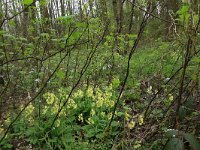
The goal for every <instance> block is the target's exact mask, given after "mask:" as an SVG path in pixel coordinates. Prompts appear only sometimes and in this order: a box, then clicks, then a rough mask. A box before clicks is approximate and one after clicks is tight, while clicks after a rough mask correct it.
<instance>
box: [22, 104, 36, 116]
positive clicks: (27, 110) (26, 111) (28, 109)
mask: <svg viewBox="0 0 200 150" xmlns="http://www.w3.org/2000/svg"><path fill="white" fill-rule="evenodd" d="M34 109H35V108H34V106H33V105H32V104H30V105H28V107H27V108H26V109H25V113H24V114H25V116H26V117H27V116H29V115H31V114H32V112H33V111H34Z"/></svg>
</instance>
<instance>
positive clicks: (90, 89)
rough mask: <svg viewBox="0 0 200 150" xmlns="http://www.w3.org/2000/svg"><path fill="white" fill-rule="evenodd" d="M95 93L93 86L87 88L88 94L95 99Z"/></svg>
mask: <svg viewBox="0 0 200 150" xmlns="http://www.w3.org/2000/svg"><path fill="white" fill-rule="evenodd" d="M93 93H94V91H93V89H92V87H91V86H89V87H88V89H87V92H86V94H87V96H88V97H91V98H93V99H94V94H93Z"/></svg>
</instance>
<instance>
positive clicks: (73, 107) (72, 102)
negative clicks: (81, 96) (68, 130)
mask: <svg viewBox="0 0 200 150" xmlns="http://www.w3.org/2000/svg"><path fill="white" fill-rule="evenodd" d="M67 108H68V109H69V108H72V109H76V108H77V104H76V102H75V101H74V100H73V99H71V98H69V101H68V104H67Z"/></svg>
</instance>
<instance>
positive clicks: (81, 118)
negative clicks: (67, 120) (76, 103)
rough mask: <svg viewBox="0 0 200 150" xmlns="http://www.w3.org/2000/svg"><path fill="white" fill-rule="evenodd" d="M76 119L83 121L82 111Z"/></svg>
mask: <svg viewBox="0 0 200 150" xmlns="http://www.w3.org/2000/svg"><path fill="white" fill-rule="evenodd" d="M78 121H81V122H83V114H82V113H81V114H79V115H78Z"/></svg>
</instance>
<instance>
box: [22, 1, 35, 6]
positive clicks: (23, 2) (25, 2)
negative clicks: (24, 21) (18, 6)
mask: <svg viewBox="0 0 200 150" xmlns="http://www.w3.org/2000/svg"><path fill="white" fill-rule="evenodd" d="M32 3H33V0H23V1H22V4H24V5H30V4H32Z"/></svg>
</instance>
